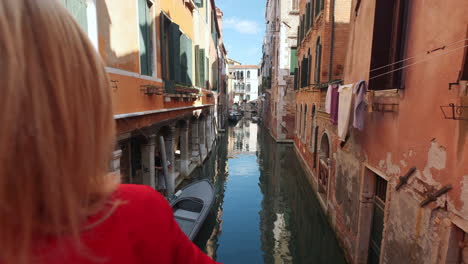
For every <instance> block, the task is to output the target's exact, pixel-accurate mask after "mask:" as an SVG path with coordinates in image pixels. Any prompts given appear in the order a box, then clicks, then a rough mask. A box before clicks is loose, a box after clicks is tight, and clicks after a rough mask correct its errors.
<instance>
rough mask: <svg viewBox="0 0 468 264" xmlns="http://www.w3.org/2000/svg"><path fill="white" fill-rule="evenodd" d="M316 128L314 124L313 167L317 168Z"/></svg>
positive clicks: (317, 128)
mask: <svg viewBox="0 0 468 264" xmlns="http://www.w3.org/2000/svg"><path fill="white" fill-rule="evenodd" d="M318 130H319V127H318V126H316V127H315V131H314V164H313V165H314V166H313V167H314V169H315V168H317V152H318V150H317V146H318Z"/></svg>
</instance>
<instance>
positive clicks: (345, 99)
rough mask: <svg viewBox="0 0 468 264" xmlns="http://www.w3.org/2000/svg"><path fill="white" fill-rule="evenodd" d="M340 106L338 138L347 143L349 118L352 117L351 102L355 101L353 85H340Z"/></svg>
mask: <svg viewBox="0 0 468 264" xmlns="http://www.w3.org/2000/svg"><path fill="white" fill-rule="evenodd" d="M338 92H339V93H340V97H339V100H340V101H339V102H340V103H339V106H338V138H339V139H340V140H341V141H345V139H346V134H348V127H349V117H350V115H351V101H352V99H353V84H347V85H340V88H338Z"/></svg>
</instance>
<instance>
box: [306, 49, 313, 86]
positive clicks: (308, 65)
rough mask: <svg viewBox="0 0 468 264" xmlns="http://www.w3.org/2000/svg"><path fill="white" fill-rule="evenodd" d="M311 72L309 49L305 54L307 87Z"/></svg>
mask: <svg viewBox="0 0 468 264" xmlns="http://www.w3.org/2000/svg"><path fill="white" fill-rule="evenodd" d="M311 72H312V56H311V55H310V49H309V50H308V52H307V86H309V85H310V76H311Z"/></svg>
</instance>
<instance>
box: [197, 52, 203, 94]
mask: <svg viewBox="0 0 468 264" xmlns="http://www.w3.org/2000/svg"><path fill="white" fill-rule="evenodd" d="M198 63H199V65H200V66H199V67H200V88H204V87H205V49H200V54H199V55H198Z"/></svg>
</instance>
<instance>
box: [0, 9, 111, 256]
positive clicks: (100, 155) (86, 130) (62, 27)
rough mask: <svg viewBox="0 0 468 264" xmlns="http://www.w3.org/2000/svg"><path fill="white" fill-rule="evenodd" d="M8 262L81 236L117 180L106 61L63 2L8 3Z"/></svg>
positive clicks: (2, 13)
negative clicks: (51, 240)
mask: <svg viewBox="0 0 468 264" xmlns="http://www.w3.org/2000/svg"><path fill="white" fill-rule="evenodd" d="M0 92H1V94H0V259H1V260H0V262H2V263H8V264H12V263H13V264H15V263H30V261H31V260H32V257H33V256H32V253H31V252H33V250H34V247H35V242H36V240H37V238H41V237H44V236H49V235H63V234H67V236H72V237H73V238H75V240H79V237H80V232H81V230H82V228H83V226H84V225H85V224H86V221H87V217H89V216H91V215H93V214H95V213H96V212H98V211H99V210H101V209H102V208H103V206H104V204H105V203H106V202H107V201H108V200H109V197H110V194H111V193H112V192H113V191H114V190H115V188H116V184H117V182H116V181H115V179H114V178H112V177H110V176H108V174H107V170H108V161H109V158H110V152H111V150H112V147H113V144H114V136H115V132H114V125H115V124H114V120H113V115H112V104H111V97H110V89H109V82H108V79H107V74H106V71H105V68H104V65H103V63H102V61H101V59H100V57H99V55H98V54H97V53H96V50H95V49H94V47H93V46H92V44H91V43H90V41H89V40H88V38H87V36H86V34H85V33H84V32H83V31H82V30H81V29H80V27H79V25H78V24H77V23H76V22H75V20H74V19H73V18H72V17H71V15H70V14H69V13H68V12H67V11H66V9H65V8H64V7H63V6H62V5H61V4H59V2H58V1H56V0H4V1H0Z"/></svg>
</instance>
